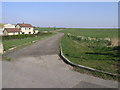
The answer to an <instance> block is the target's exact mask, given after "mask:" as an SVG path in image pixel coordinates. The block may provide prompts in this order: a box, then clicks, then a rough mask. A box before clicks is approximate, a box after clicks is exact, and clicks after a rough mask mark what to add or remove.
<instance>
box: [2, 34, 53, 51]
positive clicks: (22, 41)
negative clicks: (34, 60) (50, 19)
mask: <svg viewBox="0 0 120 90" xmlns="http://www.w3.org/2000/svg"><path fill="white" fill-rule="evenodd" d="M52 35H55V33H50V34H43V35H41V36H37V37H34V38H24V39H15V40H3V48H4V51H7V50H8V49H10V48H13V47H18V46H21V45H24V44H26V43H30V42H31V43H32V42H33V41H36V40H41V39H43V38H46V37H50V36H52Z"/></svg>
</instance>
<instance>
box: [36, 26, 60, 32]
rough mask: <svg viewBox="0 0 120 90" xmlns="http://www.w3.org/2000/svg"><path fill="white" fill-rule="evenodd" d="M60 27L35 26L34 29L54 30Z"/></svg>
mask: <svg viewBox="0 0 120 90" xmlns="http://www.w3.org/2000/svg"><path fill="white" fill-rule="evenodd" d="M58 29H62V28H54V27H35V28H34V30H38V31H54V30H58Z"/></svg>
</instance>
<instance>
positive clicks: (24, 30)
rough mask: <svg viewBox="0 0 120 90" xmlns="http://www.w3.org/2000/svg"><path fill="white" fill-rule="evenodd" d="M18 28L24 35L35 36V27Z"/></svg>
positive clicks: (17, 26)
mask: <svg viewBox="0 0 120 90" xmlns="http://www.w3.org/2000/svg"><path fill="white" fill-rule="evenodd" d="M16 28H18V29H20V30H21V31H22V32H23V33H24V34H29V32H30V33H31V34H34V31H33V27H30V28H29V27H22V28H21V27H20V26H19V25H16Z"/></svg>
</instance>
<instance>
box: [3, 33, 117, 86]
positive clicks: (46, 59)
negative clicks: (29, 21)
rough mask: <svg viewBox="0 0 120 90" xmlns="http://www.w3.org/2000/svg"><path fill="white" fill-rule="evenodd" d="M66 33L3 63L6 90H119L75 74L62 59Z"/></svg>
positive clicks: (110, 83)
mask: <svg viewBox="0 0 120 90" xmlns="http://www.w3.org/2000/svg"><path fill="white" fill-rule="evenodd" d="M62 36H63V34H62V33H58V34H57V35H54V36H52V37H49V38H46V39H44V40H40V41H38V42H36V43H34V44H32V45H30V46H27V47H24V48H21V49H18V50H14V51H9V52H7V53H5V54H4V56H6V57H9V58H11V59H12V61H10V62H7V61H3V64H2V65H3V74H2V77H3V78H2V79H3V84H2V86H3V88H117V87H118V83H117V82H115V81H111V80H103V79H100V78H97V77H93V76H89V75H86V74H81V73H78V72H75V71H73V69H72V67H71V66H69V65H67V64H65V63H64V62H63V61H62V60H61V59H60V57H59V56H58V52H59V42H60V39H61V38H62Z"/></svg>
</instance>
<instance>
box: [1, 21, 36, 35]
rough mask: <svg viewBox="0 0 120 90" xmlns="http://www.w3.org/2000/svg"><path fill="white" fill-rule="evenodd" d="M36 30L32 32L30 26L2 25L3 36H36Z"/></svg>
mask: <svg viewBox="0 0 120 90" xmlns="http://www.w3.org/2000/svg"><path fill="white" fill-rule="evenodd" d="M36 33H38V30H34V29H33V27H32V25H31V24H24V23H23V24H17V25H12V24H6V25H4V30H3V35H18V34H36Z"/></svg>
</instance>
